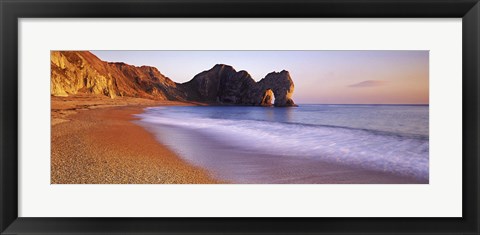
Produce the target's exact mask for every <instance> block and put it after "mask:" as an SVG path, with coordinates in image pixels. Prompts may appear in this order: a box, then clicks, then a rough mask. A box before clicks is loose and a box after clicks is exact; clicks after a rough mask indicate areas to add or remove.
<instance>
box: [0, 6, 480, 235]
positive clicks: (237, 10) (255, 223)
mask: <svg viewBox="0 0 480 235" xmlns="http://www.w3.org/2000/svg"><path fill="white" fill-rule="evenodd" d="M0 15H1V31H0V34H1V57H0V64H1V67H0V70H1V79H0V89H1V96H0V110H1V113H0V130H1V141H0V149H1V156H0V168H1V175H0V177H1V183H0V196H1V198H0V200H1V201H0V203H1V206H0V208H1V209H0V231H1V233H2V234H27V233H40V234H54V233H57V234H69V233H77V234H81V233H92V234H93V233H113V234H115V233H122V234H130V233H158V234H185V233H207V234H208V233H212V234H215V233H224V234H233V233H236V234H238V233H249V234H262V233H285V234H290V233H295V234H301V233H315V234H316V233H319V234H338V233H342V234H346V233H347V234H360V233H362V234H365V233H367V234H370V233H381V234H398V233H401V234H427V233H428V234H437V233H449V234H478V233H479V232H480V227H479V214H478V213H479V203H478V196H479V188H480V187H479V178H480V177H479V172H480V167H479V156H478V153H479V151H478V150H479V138H478V135H479V133H480V132H479V125H478V124H479V108H478V105H479V95H478V92H479V91H480V89H479V82H478V81H479V67H480V63H479V57H480V51H479V44H480V25H479V23H480V5H479V3H478V0H457V1H455V0H297V1H295V0H257V1H252V0H230V1H228V0H227V1H220V0H197V1H195V0H142V1H135V0H120V1H106V0H101V1H92V0H63V1H58V0H38V1H32V0H1V1H0ZM50 17H52V18H57V17H66V18H75V17H79V18H90V17H92V18H123V17H186V18H188V17H242V18H243V17H245V18H247V17H259V18H266V17H274V18H283V17H285V18H292V17H300V18H306V17H309V18H310V17H311V18H316V17H336V18H337V17H339V18H343V17H347V18H352V17H373V18H377V17H386V18H396V17H399V18H406V17H408V18H426V17H432V18H452V17H455V18H462V19H463V23H462V29H463V32H462V34H463V35H462V37H463V39H462V40H463V45H462V47H463V55H462V59H463V67H462V70H463V71H462V72H463V78H462V79H463V85H462V86H463V87H462V89H463V91H462V92H463V94H462V96H463V104H462V107H463V113H462V115H463V134H462V135H463V156H462V157H463V175H462V176H463V181H462V184H463V185H462V186H463V189H462V190H463V192H462V193H463V202H462V203H463V205H462V209H463V217H461V218H25V217H18V206H17V205H18V185H17V182H18V163H17V157H18V137H19V136H18V72H17V71H18V64H17V62H18V19H19V18H50ZM38 201H39V203H41V198H39V199H38ZM438 206H442V205H438Z"/></svg>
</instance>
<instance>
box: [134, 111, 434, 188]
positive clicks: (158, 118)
mask: <svg viewBox="0 0 480 235" xmlns="http://www.w3.org/2000/svg"><path fill="white" fill-rule="evenodd" d="M428 113H429V106H428V105H300V106H299V107H290V108H274V107H249V106H171V107H151V108H147V109H145V112H144V113H142V114H139V115H138V117H139V118H140V121H139V123H140V124H141V125H142V126H144V127H145V128H147V129H148V130H149V131H151V132H153V133H154V134H155V135H156V136H157V138H158V140H159V141H160V142H162V143H163V144H165V145H167V146H168V147H169V148H171V149H172V150H174V151H175V152H177V153H178V154H179V155H180V156H181V157H182V158H184V159H185V160H187V161H189V162H191V163H193V164H195V165H198V166H201V167H204V168H207V169H208V170H210V171H212V172H213V173H214V174H215V175H216V176H219V177H220V178H223V179H226V180H229V181H233V182H239V183H263V182H264V181H265V182H267V183H272V182H290V183H292V182H293V183H295V182H296V181H298V182H304V181H306V182H315V177H313V176H315V175H319V174H321V173H322V172H325V170H324V169H320V168H318V170H316V169H315V167H313V166H315V165H319V166H321V164H322V163H323V164H324V165H325V164H327V165H338V166H342V167H350V168H353V169H364V170H369V171H373V172H381V173H382V174H384V175H394V176H398V177H407V178H409V179H415V180H417V181H416V182H428V177H429V129H428V126H429V123H428V122H429V116H428ZM289 164H291V165H292V167H289ZM305 166H308V167H305ZM302 167H304V168H305V169H307V168H308V170H302V169H301V168H302ZM290 168H291V169H290ZM293 168H295V169H293ZM350 168H349V169H350ZM279 171H281V172H283V173H282V174H278V172H279ZM331 177H341V173H337V174H336V176H331ZM306 179H309V180H306ZM275 180H276V181H275ZM282 180H283V181H282ZM333 181H335V180H333ZM353 182H355V181H353Z"/></svg>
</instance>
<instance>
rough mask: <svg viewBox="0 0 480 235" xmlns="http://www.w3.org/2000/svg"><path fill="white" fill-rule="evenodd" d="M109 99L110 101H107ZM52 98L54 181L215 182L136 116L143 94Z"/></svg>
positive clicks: (102, 182) (163, 104)
mask: <svg viewBox="0 0 480 235" xmlns="http://www.w3.org/2000/svg"><path fill="white" fill-rule="evenodd" d="M107 99H108V100H107ZM107 99H103V98H97V97H96V98H90V97H75V98H71V97H69V98H59V97H52V102H51V105H52V113H51V120H52V123H51V175H50V177H51V178H50V180H51V181H50V183H51V184H216V183H221V182H220V181H218V180H216V179H214V178H212V177H211V176H210V174H209V172H208V171H206V170H204V169H201V168H199V167H196V166H193V165H191V164H189V163H187V162H185V161H184V160H182V158H181V157H179V156H178V155H176V154H175V153H174V152H172V151H171V150H170V149H168V148H167V147H165V146H164V145H162V144H161V143H159V142H158V141H156V140H155V138H154V136H152V134H151V133H149V132H148V131H147V130H145V129H144V128H142V127H141V126H138V125H136V124H135V123H133V122H132V121H134V120H135V119H136V118H135V117H134V116H133V114H138V113H141V112H142V111H143V109H144V108H146V107H149V106H166V105H192V104H188V103H181V102H156V101H150V102H148V101H145V100H143V99H123V100H120V102H118V101H119V100H116V101H115V102H112V101H109V100H110V99H109V98H107Z"/></svg>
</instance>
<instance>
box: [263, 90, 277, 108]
mask: <svg viewBox="0 0 480 235" xmlns="http://www.w3.org/2000/svg"><path fill="white" fill-rule="evenodd" d="M274 103H275V94H274V93H273V91H272V89H267V90H265V92H264V94H263V98H262V103H261V105H262V106H273V104H274Z"/></svg>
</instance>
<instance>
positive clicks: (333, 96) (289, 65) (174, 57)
mask: <svg viewBox="0 0 480 235" xmlns="http://www.w3.org/2000/svg"><path fill="white" fill-rule="evenodd" d="M91 52H92V53H93V54H95V55H96V56H98V57H99V58H100V59H102V60H105V61H109V62H124V63H127V64H131V65H135V66H142V65H148V66H153V67H156V68H157V69H158V70H159V71H160V72H161V73H162V74H164V75H165V76H167V77H169V78H170V79H172V80H173V81H175V82H179V83H182V82H186V81H189V80H190V79H192V78H193V77H194V76H195V75H196V74H198V73H200V72H202V71H205V70H209V69H211V68H212V67H213V66H214V65H215V64H228V65H231V66H233V67H234V68H235V69H236V70H237V71H240V70H245V71H247V72H248V73H249V74H250V75H251V76H252V78H253V79H254V80H255V81H259V80H261V79H262V78H264V77H265V76H266V75H267V74H268V73H270V72H273V71H277V72H279V71H282V70H287V71H289V72H290V76H291V77H292V80H293V82H294V84H295V91H294V93H293V97H292V98H293V100H294V101H295V103H297V104H428V103H429V98H428V97H429V70H428V68H429V52H428V51H91Z"/></svg>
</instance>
